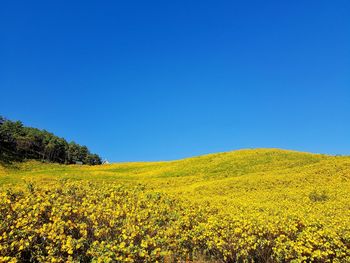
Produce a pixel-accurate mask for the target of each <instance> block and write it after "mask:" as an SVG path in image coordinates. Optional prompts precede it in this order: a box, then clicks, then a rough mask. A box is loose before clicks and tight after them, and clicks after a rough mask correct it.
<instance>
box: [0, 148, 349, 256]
mask: <svg viewBox="0 0 350 263" xmlns="http://www.w3.org/2000/svg"><path fill="white" fill-rule="evenodd" d="M0 262H350V158H349V157H341V156H337V157H335V156H326V155H316V154H309V153H300V152H293V151H284V150H277V149H258V150H240V151H234V152H228V153H219V154H212V155H206V156H200V157H194V158H189V159H184V160H179V161H171V162H150V163H121V164H111V165H102V166H94V167H88V166H76V165H69V166H68V165H58V164H45V163H39V162H25V163H20V164H14V165H11V166H0Z"/></svg>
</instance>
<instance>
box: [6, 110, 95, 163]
mask: <svg viewBox="0 0 350 263" xmlns="http://www.w3.org/2000/svg"><path fill="white" fill-rule="evenodd" d="M24 159H36V160H43V161H49V162H57V163H65V164H71V163H75V162H76V161H81V162H83V163H85V164H91V165H95V164H101V158H100V157H99V156H98V155H96V154H91V153H90V152H89V150H88V148H87V147H86V146H80V145H78V144H76V143H74V142H70V143H68V142H67V141H66V140H65V139H63V138H59V137H57V136H55V135H53V134H52V133H50V132H47V131H45V130H39V129H36V128H32V127H26V126H23V124H22V123H21V122H20V121H16V122H13V121H10V120H6V119H5V118H3V117H1V116H0V161H2V162H11V161H21V160H24Z"/></svg>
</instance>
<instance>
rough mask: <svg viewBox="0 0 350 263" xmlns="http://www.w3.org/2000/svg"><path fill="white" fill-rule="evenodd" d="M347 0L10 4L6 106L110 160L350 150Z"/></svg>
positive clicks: (2, 61) (4, 39) (5, 23)
mask: <svg viewBox="0 0 350 263" xmlns="http://www.w3.org/2000/svg"><path fill="white" fill-rule="evenodd" d="M349 14H350V1H348V0H344V1H337V0H336V1H316V0H314V1H298V0H297V1H203V0H202V1H15V0H11V1H2V2H1V3H0V40H1V41H0V91H1V93H0V96H1V100H0V114H1V115H4V116H5V117H7V118H9V119H13V120H22V121H23V122H24V123H25V124H26V125H30V126H35V127H39V128H45V129H47V130H49V131H52V132H54V133H55V134H57V135H59V136H62V137H65V138H66V139H68V140H74V141H76V142H78V143H80V144H85V145H87V146H88V147H89V148H90V149H91V150H92V151H93V152H97V153H99V154H100V155H102V156H103V157H106V158H108V159H109V160H110V161H140V160H144V161H148V160H170V159H178V158H183V157H188V156H193V155H200V154H205V153H212V152H218V151H229V150H234V149H239V148H255V147H278V148H286V149H294V150H301V151H310V152H320V153H330V154H350V137H349V135H350V15H349Z"/></svg>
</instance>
